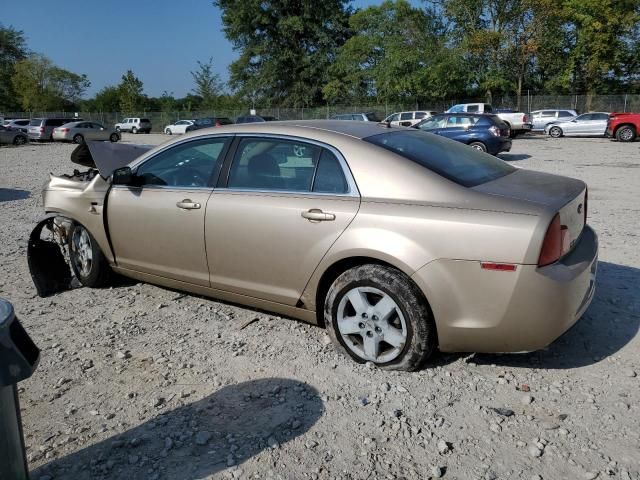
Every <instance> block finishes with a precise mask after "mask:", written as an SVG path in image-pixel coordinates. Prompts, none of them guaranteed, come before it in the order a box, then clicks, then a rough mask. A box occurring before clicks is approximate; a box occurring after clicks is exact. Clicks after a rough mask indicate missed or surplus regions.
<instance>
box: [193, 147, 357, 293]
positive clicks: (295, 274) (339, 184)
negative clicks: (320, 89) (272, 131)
mask: <svg viewBox="0 0 640 480" xmlns="http://www.w3.org/2000/svg"><path fill="white" fill-rule="evenodd" d="M225 171H226V172H227V173H226V174H225V173H224V172H225ZM222 179H223V180H221V183H220V187H219V188H216V189H215V190H214V192H213V194H212V195H211V199H210V200H209V203H208V205H207V214H206V222H205V237H206V247H207V253H208V262H209V270H210V271H211V286H212V287H213V288H217V289H220V290H225V291H229V292H234V293H239V294H243V295H248V296H251V297H255V298H261V299H265V300H270V301H273V302H278V303H283V304H287V305H295V304H296V303H297V301H298V299H299V298H300V296H301V295H302V291H303V290H304V287H305V285H306V283H307V281H308V280H309V278H310V277H311V274H312V273H313V271H314V270H315V268H316V267H317V265H318V264H319V263H320V260H321V259H322V257H323V256H324V255H325V253H326V252H327V251H328V250H329V248H330V247H331V245H332V244H333V243H334V242H335V241H336V240H337V238H338V237H339V236H340V234H341V233H342V232H343V231H344V230H345V228H347V226H348V225H349V223H350V222H351V220H352V219H353V218H354V217H355V215H356V212H357V211H358V208H359V206H360V196H359V194H358V192H357V189H356V186H355V183H354V182H353V180H352V179H351V176H350V174H349V170H348V168H347V167H346V163H345V161H344V159H342V157H341V156H340V154H339V153H338V152H337V151H335V150H333V149H332V148H331V147H327V146H323V145H320V144H316V143H312V142H310V141H306V140H301V139H295V138H287V137H277V136H244V137H240V138H237V139H236V141H235V145H234V147H233V148H232V152H231V155H230V156H229V161H228V162H227V166H226V167H225V169H224V170H223V176H222Z"/></svg>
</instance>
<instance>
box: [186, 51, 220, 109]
mask: <svg viewBox="0 0 640 480" xmlns="http://www.w3.org/2000/svg"><path fill="white" fill-rule="evenodd" d="M191 76H192V77H193V81H194V83H195V84H196V85H195V87H194V88H193V90H192V91H193V93H194V94H196V95H198V96H199V97H200V98H202V103H201V108H205V109H214V108H218V99H219V97H220V95H222V91H223V88H224V84H223V82H222V80H220V75H218V74H217V73H215V72H214V71H213V58H210V59H209V61H208V62H206V63H202V62H200V61H198V68H197V70H196V71H195V72H191Z"/></svg>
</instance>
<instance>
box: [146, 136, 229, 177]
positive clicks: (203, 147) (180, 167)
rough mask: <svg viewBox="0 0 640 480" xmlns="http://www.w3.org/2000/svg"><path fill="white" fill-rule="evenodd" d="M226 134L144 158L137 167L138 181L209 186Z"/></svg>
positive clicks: (192, 142) (185, 144) (225, 140)
mask: <svg viewBox="0 0 640 480" xmlns="http://www.w3.org/2000/svg"><path fill="white" fill-rule="evenodd" d="M226 142H227V139H226V138H215V139H211V138H209V139H204V140H198V141H191V142H187V143H183V144H180V145H177V146H175V147H172V148H170V149H168V150H165V151H163V152H161V153H159V154H158V155H156V156H154V157H152V158H151V159H149V160H147V161H146V162H144V163H143V164H142V165H140V167H138V170H137V171H136V177H137V178H138V179H139V184H140V185H143V186H145V185H148V186H167V187H208V186H209V182H210V179H211V176H212V175H213V172H214V171H215V169H216V166H217V165H218V163H219V162H220V161H221V160H222V158H221V156H222V152H223V150H224V147H225V144H226Z"/></svg>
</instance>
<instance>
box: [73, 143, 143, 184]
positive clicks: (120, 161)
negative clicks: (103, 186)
mask: <svg viewBox="0 0 640 480" xmlns="http://www.w3.org/2000/svg"><path fill="white" fill-rule="evenodd" d="M152 148H153V147H152V146H151V145H128V144H122V143H112V142H97V141H93V142H92V141H87V142H85V143H83V144H80V145H78V146H77V147H76V149H75V150H74V151H73V152H71V161H72V162H73V163H75V164H77V165H82V166H83V167H88V168H97V169H98V172H99V173H100V176H101V177H102V178H107V177H109V176H110V175H111V174H112V173H113V171H114V170H116V169H118V168H120V167H124V166H126V165H129V164H130V163H131V162H133V161H134V160H135V159H136V158H138V157H140V156H141V155H142V154H144V153H146V152H148V151H149V150H151V149H152Z"/></svg>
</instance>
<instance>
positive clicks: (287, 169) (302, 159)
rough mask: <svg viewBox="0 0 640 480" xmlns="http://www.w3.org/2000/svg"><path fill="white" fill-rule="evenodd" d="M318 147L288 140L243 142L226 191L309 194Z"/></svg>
mask: <svg viewBox="0 0 640 480" xmlns="http://www.w3.org/2000/svg"><path fill="white" fill-rule="evenodd" d="M319 153H320V147H318V146H315V145H310V144H308V143H301V142H295V141H291V140H279V139H263V138H244V139H242V140H241V141H240V143H239V144H238V148H237V150H236V154H235V157H234V159H233V163H232V164H231V170H230V172H229V182H228V187H229V188H241V189H255V190H281V191H290V192H309V191H311V185H312V181H313V173H314V171H315V168H316V163H317V159H318V155H319Z"/></svg>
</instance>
